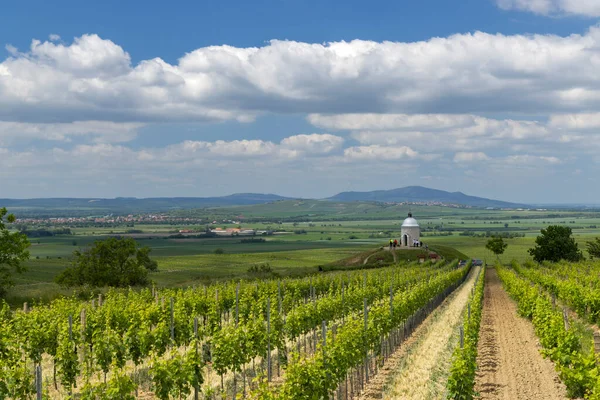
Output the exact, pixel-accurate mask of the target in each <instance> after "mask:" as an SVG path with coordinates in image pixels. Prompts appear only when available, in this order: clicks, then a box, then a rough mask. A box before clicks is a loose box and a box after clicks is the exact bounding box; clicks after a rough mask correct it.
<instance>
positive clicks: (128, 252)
mask: <svg viewBox="0 0 600 400" xmlns="http://www.w3.org/2000/svg"><path fill="white" fill-rule="evenodd" d="M149 253H150V249H149V248H148V247H138V244H137V242H136V241H135V240H133V239H131V238H126V239H123V238H108V239H105V240H98V241H96V242H94V244H93V245H92V247H90V248H89V249H87V250H85V251H83V252H82V251H79V250H76V251H75V252H73V256H74V257H75V260H74V261H73V266H71V267H68V268H67V269H66V270H64V271H63V272H62V273H61V274H60V275H58V276H57V277H56V279H55V281H56V283H58V284H60V285H63V286H67V287H72V286H82V285H89V286H91V287H102V286H115V287H126V286H133V285H146V284H148V283H149V280H148V272H149V271H156V269H157V264H156V261H153V260H151V259H150V256H149ZM59 258H60V257H59Z"/></svg>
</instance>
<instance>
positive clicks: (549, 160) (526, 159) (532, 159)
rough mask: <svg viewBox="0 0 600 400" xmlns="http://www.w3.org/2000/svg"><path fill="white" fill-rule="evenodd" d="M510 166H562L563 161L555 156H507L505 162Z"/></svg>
mask: <svg viewBox="0 0 600 400" xmlns="http://www.w3.org/2000/svg"><path fill="white" fill-rule="evenodd" d="M502 161H503V162H506V163H508V164H517V165H521V164H525V165H536V164H561V163H562V161H561V160H560V159H559V158H557V157H553V156H550V157H548V156H533V155H530V154H517V155H512V156H507V157H505V158H504V159H503V160H502Z"/></svg>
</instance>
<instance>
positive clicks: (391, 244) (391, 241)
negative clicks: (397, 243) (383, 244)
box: [390, 239, 394, 250]
mask: <svg viewBox="0 0 600 400" xmlns="http://www.w3.org/2000/svg"><path fill="white" fill-rule="evenodd" d="M393 245H394V241H393V240H392V239H390V250H391V249H392V246H393Z"/></svg>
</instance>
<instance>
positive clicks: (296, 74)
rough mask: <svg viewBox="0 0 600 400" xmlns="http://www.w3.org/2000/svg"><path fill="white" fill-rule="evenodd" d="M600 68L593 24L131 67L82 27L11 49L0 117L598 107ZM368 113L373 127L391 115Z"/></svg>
mask: <svg viewBox="0 0 600 400" xmlns="http://www.w3.org/2000/svg"><path fill="white" fill-rule="evenodd" d="M599 69H600V27H592V28H591V29H590V30H589V31H588V32H587V33H586V34H584V35H570V36H567V37H559V36H553V35H529V36H526V35H513V36H505V35H500V34H496V35H491V34H486V33H482V32H475V33H472V34H471V33H469V34H457V35H452V36H449V37H447V38H433V39H430V40H428V41H421V42H413V43H402V42H381V43H380V42H372V41H362V40H354V41H351V42H332V43H328V44H311V43H301V42H292V41H279V40H273V41H271V42H270V43H268V44H267V45H265V46H263V47H256V48H237V47H232V46H210V47H203V48H199V49H196V50H193V51H191V52H189V53H187V54H185V55H183V56H182V57H181V58H180V59H179V61H178V62H177V63H175V64H170V63H167V62H165V61H164V60H162V59H160V58H154V59H149V60H143V61H141V62H139V63H137V64H133V63H132V61H131V57H130V56H129V54H128V53H127V51H126V50H125V49H123V48H122V47H121V46H119V45H118V44H117V43H114V42H112V41H110V40H106V39H102V38H101V37H99V36H97V35H84V36H81V37H78V38H75V40H74V41H73V42H72V43H65V42H58V41H45V42H42V41H39V40H34V41H33V42H32V44H31V46H30V48H29V49H28V50H27V51H25V52H18V51H17V50H16V49H14V52H13V53H12V55H11V56H9V57H8V58H7V59H5V60H4V61H2V62H1V63H0V119H1V120H11V121H18V122H73V121H81V120H110V121H114V122H153V121H214V120H239V121H252V120H253V118H255V117H256V116H257V115H261V114H263V113H298V112H306V113H311V112H313V113H314V112H321V113H338V114H339V113H375V114H380V113H399V112H402V113H406V114H415V113H416V114H425V113H437V114H439V113H445V114H448V113H450V114H453V113H462V114H465V113H481V112H502V113H512V112H518V113H523V112H524V113H550V112H557V113H558V112H561V113H569V112H573V111H575V110H576V111H578V112H592V111H594V110H595V109H598V107H600V89H599V88H600V76H599V75H598V74H597V71H598V70H599ZM315 118H317V117H315ZM372 118H373V119H372V121H371V125H373V126H376V127H377V128H378V129H379V128H382V127H385V124H390V123H391V124H395V123H396V122H395V121H389V120H386V119H383V120H379V117H377V116H373V117H372ZM398 118H402V119H403V120H404V121H403V123H404V124H405V125H406V126H410V125H411V124H412V125H415V126H421V124H422V122H421V121H420V120H419V117H412V116H407V115H403V116H399V117H398ZM439 118H441V119H442V120H441V121H438V122H439V123H442V124H443V123H444V122H445V123H447V124H450V126H454V125H453V124H459V125H460V124H461V121H460V120H456V119H452V118H448V117H445V116H442V115H440V117H439ZM346 121H347V123H348V124H351V123H352V121H351V120H348V119H346ZM465 123H467V124H468V123H470V122H469V121H468V119H467V121H465ZM348 127H350V128H351V126H350V125H349V126H348Z"/></svg>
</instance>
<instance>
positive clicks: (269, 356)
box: [267, 297, 271, 382]
mask: <svg viewBox="0 0 600 400" xmlns="http://www.w3.org/2000/svg"><path fill="white" fill-rule="evenodd" d="M267 381H268V382H271V298H270V297H267Z"/></svg>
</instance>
